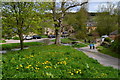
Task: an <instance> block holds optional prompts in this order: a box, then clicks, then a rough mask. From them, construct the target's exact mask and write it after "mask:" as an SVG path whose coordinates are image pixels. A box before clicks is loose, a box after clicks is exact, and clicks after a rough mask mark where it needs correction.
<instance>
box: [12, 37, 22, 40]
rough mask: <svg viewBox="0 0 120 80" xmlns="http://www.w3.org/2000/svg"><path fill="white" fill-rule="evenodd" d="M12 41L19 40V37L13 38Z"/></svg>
mask: <svg viewBox="0 0 120 80" xmlns="http://www.w3.org/2000/svg"><path fill="white" fill-rule="evenodd" d="M12 39H14V40H20V38H19V37H13V38H12Z"/></svg>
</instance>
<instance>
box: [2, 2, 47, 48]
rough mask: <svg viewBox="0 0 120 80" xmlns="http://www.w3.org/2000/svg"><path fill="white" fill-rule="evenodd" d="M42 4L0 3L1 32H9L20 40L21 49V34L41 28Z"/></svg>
mask: <svg viewBox="0 0 120 80" xmlns="http://www.w3.org/2000/svg"><path fill="white" fill-rule="evenodd" d="M42 5H45V4H43V3H33V2H4V3H2V13H3V15H2V21H3V32H7V31H8V32H10V33H12V34H14V35H16V34H17V35H18V36H19V38H20V46H21V50H22V49H23V41H24V40H23V34H27V33H29V32H30V31H31V30H35V29H36V30H37V29H39V28H41V27H40V26H39V23H40V22H41V21H42V19H41V17H42V16H43V15H44V14H43V13H44V10H45V8H43V7H41V6H42Z"/></svg>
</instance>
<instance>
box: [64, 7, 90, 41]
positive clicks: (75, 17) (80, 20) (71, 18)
mask: <svg viewBox="0 0 120 80" xmlns="http://www.w3.org/2000/svg"><path fill="white" fill-rule="evenodd" d="M87 19H88V12H87V9H86V8H84V6H82V7H81V8H80V10H79V11H78V12H76V13H71V14H69V15H67V16H66V17H65V20H64V21H65V22H66V23H68V24H69V25H72V26H73V28H74V30H75V37H76V38H77V39H81V38H83V39H84V38H85V37H86V26H87V25H86V23H87Z"/></svg>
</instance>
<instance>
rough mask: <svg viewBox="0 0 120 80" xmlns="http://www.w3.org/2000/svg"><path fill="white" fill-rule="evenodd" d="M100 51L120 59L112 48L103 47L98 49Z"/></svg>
mask: <svg viewBox="0 0 120 80" xmlns="http://www.w3.org/2000/svg"><path fill="white" fill-rule="evenodd" d="M97 49H98V51H100V52H101V53H103V54H107V55H110V56H113V57H116V58H119V59H120V55H119V54H118V53H115V52H113V51H112V50H111V49H110V48H105V47H103V46H99V47H97Z"/></svg>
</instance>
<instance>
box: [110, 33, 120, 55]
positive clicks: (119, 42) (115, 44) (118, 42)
mask: <svg viewBox="0 0 120 80" xmlns="http://www.w3.org/2000/svg"><path fill="white" fill-rule="evenodd" d="M111 49H112V50H113V51H115V52H116V53H119V49H120V35H119V36H118V37H117V38H116V39H115V41H114V42H113V43H112V44H111Z"/></svg>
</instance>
